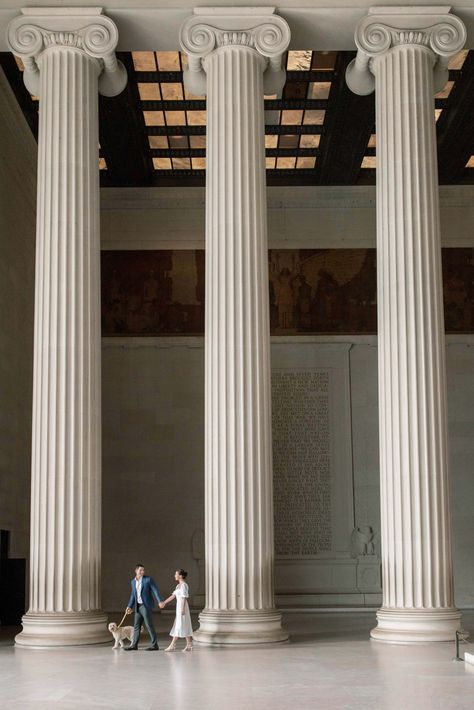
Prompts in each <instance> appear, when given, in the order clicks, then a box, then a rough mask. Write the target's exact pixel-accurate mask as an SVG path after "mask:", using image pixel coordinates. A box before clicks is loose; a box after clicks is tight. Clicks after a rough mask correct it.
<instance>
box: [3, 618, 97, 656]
mask: <svg viewBox="0 0 474 710" xmlns="http://www.w3.org/2000/svg"><path fill="white" fill-rule="evenodd" d="M21 623H22V625H23V631H22V632H21V633H19V634H18V635H17V636H16V637H15V644H16V645H17V646H25V647H28V648H54V647H55V646H56V647H58V646H87V645H92V644H100V643H110V640H111V636H110V633H109V632H108V630H107V615H106V614H104V613H102V612H101V611H77V612H33V611H29V612H28V613H27V614H25V616H24V617H23V618H22V620H21Z"/></svg>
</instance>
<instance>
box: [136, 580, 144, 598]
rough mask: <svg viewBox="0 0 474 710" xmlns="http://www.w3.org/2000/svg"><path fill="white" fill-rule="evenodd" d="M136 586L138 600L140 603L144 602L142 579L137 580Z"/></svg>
mask: <svg viewBox="0 0 474 710" xmlns="http://www.w3.org/2000/svg"><path fill="white" fill-rule="evenodd" d="M135 588H136V590H137V602H138V604H143V602H142V580H141V579H136V580H135Z"/></svg>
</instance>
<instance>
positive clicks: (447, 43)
mask: <svg viewBox="0 0 474 710" xmlns="http://www.w3.org/2000/svg"><path fill="white" fill-rule="evenodd" d="M446 19H447V21H446V22H439V23H438V24H437V25H435V26H434V27H433V28H432V31H431V33H430V46H431V49H432V50H433V52H435V54H437V55H438V56H440V57H446V58H449V57H451V56H452V55H453V54H457V52H460V51H461V49H462V48H463V47H464V45H465V43H466V36H467V33H466V28H465V26H464V23H463V22H461V20H460V19H459V18H458V17H456V16H455V15H449V16H448V18H446Z"/></svg>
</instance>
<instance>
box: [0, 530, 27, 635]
mask: <svg viewBox="0 0 474 710" xmlns="http://www.w3.org/2000/svg"><path fill="white" fill-rule="evenodd" d="M9 550H10V531H9V530H0V624H1V625H2V626H18V625H19V624H21V617H22V616H23V614H24V613H25V605H26V560H25V559H24V558H23V559H22V558H19V559H15V558H10V557H9Z"/></svg>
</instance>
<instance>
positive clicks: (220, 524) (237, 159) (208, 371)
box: [181, 8, 290, 644]
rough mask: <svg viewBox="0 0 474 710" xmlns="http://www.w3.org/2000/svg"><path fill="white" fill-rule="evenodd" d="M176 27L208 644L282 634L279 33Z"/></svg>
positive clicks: (283, 43)
mask: <svg viewBox="0 0 474 710" xmlns="http://www.w3.org/2000/svg"><path fill="white" fill-rule="evenodd" d="M198 12H199V11H198V10H196V12H195V15H194V16H193V17H191V18H190V19H189V20H188V21H187V22H186V23H185V24H184V26H183V28H182V31H181V46H182V48H183V50H184V51H185V52H186V53H187V55H188V60H189V69H188V71H187V72H186V74H185V82H186V85H187V87H188V88H189V89H190V90H191V91H192V92H193V93H194V94H203V93H206V94H207V150H206V156H207V158H206V159H207V195H206V337H205V379H206V390H205V439H206V444H205V477H206V493H205V519H206V523H205V551H206V607H205V609H204V611H203V612H202V613H201V615H200V628H199V630H198V631H197V633H196V639H198V640H199V641H200V642H202V643H207V644H239V643H264V642H272V641H283V640H285V639H286V638H287V634H286V633H285V632H284V631H283V630H282V627H281V617H280V614H279V612H277V611H276V610H275V606H274V588H273V564H274V552H273V547H274V544H273V502H272V436H271V410H270V407H271V401H270V356H269V348H270V328H269V303H268V256H267V220H266V187H265V145H264V132H265V131H264V106H263V96H264V92H265V93H275V92H276V91H278V90H279V89H281V87H282V85H283V83H284V78H285V74H284V72H283V71H282V69H281V60H282V54H283V52H284V51H285V50H286V48H287V47H288V44H289V39H290V33H289V29H288V26H287V24H286V22H284V20H282V19H281V18H279V17H278V16H276V15H274V14H273V9H270V10H267V9H260V8H242V9H236V8H232V9H228V8H227V9H220V8H216V9H213V10H212V14H210V11H209V8H207V13H208V14H207V16H206V15H203V14H200V13H199V14H198Z"/></svg>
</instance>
